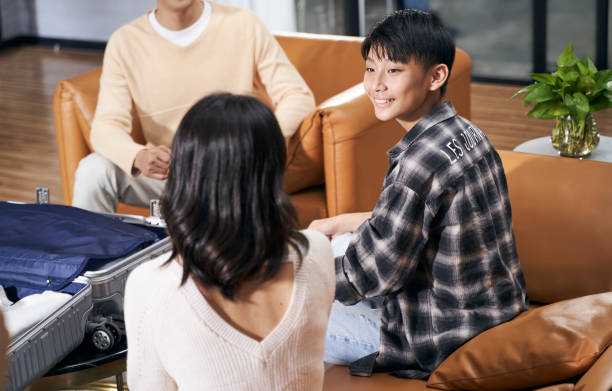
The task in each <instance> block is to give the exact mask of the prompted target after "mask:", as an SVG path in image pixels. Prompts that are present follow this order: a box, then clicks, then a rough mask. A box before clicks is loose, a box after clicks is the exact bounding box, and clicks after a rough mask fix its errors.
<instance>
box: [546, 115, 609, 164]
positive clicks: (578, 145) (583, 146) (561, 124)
mask: <svg viewBox="0 0 612 391" xmlns="http://www.w3.org/2000/svg"><path fill="white" fill-rule="evenodd" d="M550 142H551V143H552V146H553V147H554V148H555V149H556V150H557V151H559V154H560V155H561V156H567V157H577V158H581V157H586V156H589V155H590V154H591V152H593V150H594V149H595V147H597V144H599V133H597V126H596V124H595V120H594V119H593V116H592V113H589V114H587V116H586V118H585V120H584V123H583V124H576V123H575V121H574V120H573V119H572V117H571V116H569V115H566V116H559V117H557V118H556V119H555V127H554V128H553V131H552V136H550Z"/></svg>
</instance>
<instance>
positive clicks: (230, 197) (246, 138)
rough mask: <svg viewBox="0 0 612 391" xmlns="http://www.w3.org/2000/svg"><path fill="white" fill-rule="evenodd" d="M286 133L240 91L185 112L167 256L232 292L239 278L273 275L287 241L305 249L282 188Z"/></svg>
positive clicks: (168, 206) (176, 152)
mask: <svg viewBox="0 0 612 391" xmlns="http://www.w3.org/2000/svg"><path fill="white" fill-rule="evenodd" d="M285 162H286V148H285V140H284V138H283V136H282V133H281V130H280V126H279V124H278V122H277V120H276V117H275V116H274V113H273V112H272V111H271V110H270V109H269V108H268V107H267V106H266V105H265V104H263V103H262V102H261V101H259V100H257V99H255V98H253V97H249V96H242V95H232V94H228V93H220V94H213V95H210V96H208V97H205V98H203V99H202V100H200V101H199V102H197V103H196V104H195V105H194V106H193V107H192V108H191V109H190V110H189V111H188V112H187V114H185V116H184V117H183V119H182V121H181V123H180V125H179V127H178V131H177V133H176V135H175V136H174V141H173V144H172V159H171V163H170V168H169V172H168V181H167V183H166V188H165V190H164V194H163V196H162V213H163V216H164V218H165V220H166V224H167V227H168V228H167V230H168V233H169V235H170V237H171V240H172V249H173V256H172V258H174V256H176V255H180V257H181V259H182V263H183V277H182V282H181V283H182V284H184V283H185V281H186V280H187V278H188V277H189V276H190V275H191V276H193V278H194V279H196V280H197V281H198V282H200V283H201V284H203V285H204V286H212V287H215V288H217V289H218V290H219V291H220V292H221V293H222V294H223V296H225V297H226V298H228V299H233V298H234V295H235V293H236V290H237V289H238V288H239V287H240V285H241V284H242V283H243V282H245V281H260V282H264V281H267V280H270V279H271V278H273V277H274V276H275V275H276V273H277V272H278V270H279V268H280V265H281V263H282V262H283V260H284V259H285V258H286V257H287V255H288V253H289V251H290V247H291V248H293V249H294V250H295V251H296V252H297V254H298V257H299V262H298V264H297V265H296V267H299V265H300V263H301V259H302V256H303V251H306V250H307V249H308V241H307V239H306V237H305V236H304V235H302V234H301V233H300V232H298V231H296V230H295V229H296V227H297V218H296V213H295V209H294V208H293V205H292V204H291V201H290V200H289V197H288V196H287V194H285V192H284V191H283V188H282V184H283V174H284V170H285Z"/></svg>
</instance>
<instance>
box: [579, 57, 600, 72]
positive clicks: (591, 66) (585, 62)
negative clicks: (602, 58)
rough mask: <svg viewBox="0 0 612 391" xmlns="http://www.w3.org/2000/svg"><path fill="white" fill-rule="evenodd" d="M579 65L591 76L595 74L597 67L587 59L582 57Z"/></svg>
mask: <svg viewBox="0 0 612 391" xmlns="http://www.w3.org/2000/svg"><path fill="white" fill-rule="evenodd" d="M581 63H582V64H583V65H584V66H586V67H587V69H588V70H589V73H591V75H594V74H596V73H597V67H596V66H595V64H593V61H591V59H590V58H589V57H582V60H581ZM579 66H580V65H579Z"/></svg>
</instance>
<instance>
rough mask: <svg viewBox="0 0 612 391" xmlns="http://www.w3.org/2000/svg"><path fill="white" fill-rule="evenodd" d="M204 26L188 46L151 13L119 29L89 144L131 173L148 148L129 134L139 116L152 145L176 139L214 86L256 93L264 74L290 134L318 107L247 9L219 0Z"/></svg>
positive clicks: (112, 42)
mask: <svg viewBox="0 0 612 391" xmlns="http://www.w3.org/2000/svg"><path fill="white" fill-rule="evenodd" d="M206 6H212V15H211V18H210V21H209V23H208V25H207V26H206V28H205V29H204V32H203V33H202V34H201V35H200V36H199V37H198V38H197V39H196V40H195V41H194V42H192V43H191V44H190V45H188V46H186V47H179V46H176V45H174V44H172V43H170V42H169V41H167V40H165V39H164V38H162V37H161V36H159V35H158V34H157V33H156V32H155V31H154V30H153V28H152V27H151V25H150V23H149V20H148V17H147V15H143V16H142V17H140V18H138V19H136V20H135V21H133V22H131V23H129V24H127V25H125V26H123V27H121V28H119V29H118V30H117V31H115V32H114V33H113V35H112V36H111V37H110V39H109V41H108V44H107V47H106V51H105V53H104V65H103V70H102V76H101V79H100V93H99V96H98V106H97V108H96V114H95V116H94V120H93V124H92V131H91V143H92V146H93V148H94V150H95V151H96V152H98V153H100V154H102V155H103V156H105V157H106V158H108V159H109V160H111V161H112V162H114V163H115V164H117V165H118V166H119V167H120V168H121V169H122V170H123V171H125V172H127V173H131V169H132V164H133V162H134V158H135V157H136V154H137V153H138V152H139V151H140V150H141V149H143V148H144V147H145V146H143V145H140V144H137V143H135V142H134V141H133V140H132V138H131V136H130V132H131V128H132V115H137V116H138V118H139V119H140V123H141V125H142V129H143V133H144V137H145V139H146V141H147V143H148V144H149V145H166V146H170V145H171V144H172V138H173V136H174V133H175V132H176V129H177V127H178V125H179V123H180V121H181V119H182V117H183V115H184V114H185V113H186V112H187V110H188V109H189V108H190V107H191V106H192V105H193V104H194V103H195V102H197V101H198V100H199V99H200V98H202V97H204V96H206V95H209V94H211V93H213V92H221V91H225V92H231V93H236V94H250V95H254V94H255V91H254V82H255V80H256V77H257V75H259V77H260V79H261V82H262V84H263V85H264V87H265V88H266V92H267V94H268V95H269V96H270V99H271V101H272V104H273V106H274V111H275V114H276V117H277V119H278V121H279V123H280V126H281V129H282V131H283V134H284V135H285V137H287V136H290V135H292V134H293V133H294V132H295V130H296V129H297V127H298V126H299V124H300V123H301V121H302V120H303V119H304V117H305V116H306V115H307V114H308V113H309V112H310V111H312V110H313V109H314V98H313V96H312V92H311V91H310V89H309V88H308V86H306V83H305V82H304V80H303V79H302V77H301V76H300V74H299V73H298V72H297V70H296V69H295V68H294V67H293V65H292V64H291V63H290V62H289V60H288V59H287V57H286V55H285V53H284V52H283V50H282V49H281V47H280V46H279V44H278V43H277V42H276V40H275V39H274V37H273V36H272V35H271V34H270V32H269V31H268V30H267V29H266V27H265V26H264V25H263V24H262V23H261V22H260V21H259V20H258V19H257V17H255V16H254V15H253V14H252V13H251V12H250V11H248V10H244V9H240V8H235V7H230V6H226V5H222V4H216V3H212V4H211V3H208V2H207V3H206Z"/></svg>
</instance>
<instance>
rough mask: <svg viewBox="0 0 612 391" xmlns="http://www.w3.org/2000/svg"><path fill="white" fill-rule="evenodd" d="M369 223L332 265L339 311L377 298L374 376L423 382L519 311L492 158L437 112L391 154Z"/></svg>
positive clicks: (452, 117) (517, 282)
mask: <svg viewBox="0 0 612 391" xmlns="http://www.w3.org/2000/svg"><path fill="white" fill-rule="evenodd" d="M388 155H389V171H388V173H387V176H386V178H385V181H384V185H383V190H382V193H381V195H380V197H379V199H378V203H377V204H376V207H375V208H374V211H373V213H372V217H371V218H370V219H368V220H367V221H366V222H365V223H364V224H362V225H361V226H360V227H359V228H358V229H357V231H356V232H355V234H354V235H353V238H352V241H351V244H350V245H349V247H348V249H347V251H346V254H345V255H344V256H343V257H338V258H336V260H335V263H336V281H337V286H336V298H337V299H338V300H339V301H341V302H342V303H344V304H346V305H351V304H355V303H356V302H358V301H360V300H363V299H366V298H372V297H376V296H384V297H385V300H384V308H383V314H382V323H381V339H380V343H381V346H380V352H379V355H378V358H377V359H376V364H377V369H376V370H377V371H387V372H393V373H394V374H396V375H398V376H403V377H425V376H427V375H428V374H429V373H431V372H432V371H433V370H434V369H435V368H436V367H437V366H438V364H440V363H441V362H442V360H444V358H446V357H447V356H448V355H449V354H450V353H452V352H453V351H454V350H455V349H457V348H458V347H459V346H460V345H461V344H463V343H464V342H466V341H467V340H468V339H470V338H472V337H473V336H475V335H476V334H478V333H480V332H482V331H484V330H486V329H488V328H491V327H493V326H495V325H497V324H499V323H502V322H505V321H507V320H510V319H512V318H513V317H514V316H516V315H517V314H519V313H520V312H522V311H524V310H526V309H527V305H528V304H527V303H528V298H527V293H526V291H525V281H524V278H523V273H522V270H521V266H520V264H519V260H518V255H517V252H516V246H515V243H514V233H513V229H512V219H511V210H510V201H509V199H508V188H507V184H506V177H505V175H504V171H503V167H502V163H501V160H500V158H499V155H498V154H497V152H496V151H495V149H494V148H493V146H492V145H491V143H490V142H489V140H488V139H487V138H486V136H485V135H484V134H483V133H482V132H481V131H480V130H479V129H478V128H476V127H475V126H474V125H473V124H472V123H471V122H469V121H467V120H466V119H464V118H462V117H460V116H459V115H457V113H456V111H455V109H454V108H453V106H452V105H451V104H450V103H448V102H446V103H443V104H441V105H440V106H438V107H436V108H435V109H434V110H432V111H431V112H430V113H429V114H427V115H426V116H425V117H424V118H423V119H421V120H420V121H419V122H418V123H417V124H416V125H415V126H414V127H413V128H412V129H411V130H410V131H409V132H408V133H407V134H406V135H405V136H404V137H403V138H402V139H401V140H400V141H399V142H398V143H397V144H396V145H395V146H394V147H393V148H392V149H391V150H389V152H388Z"/></svg>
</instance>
